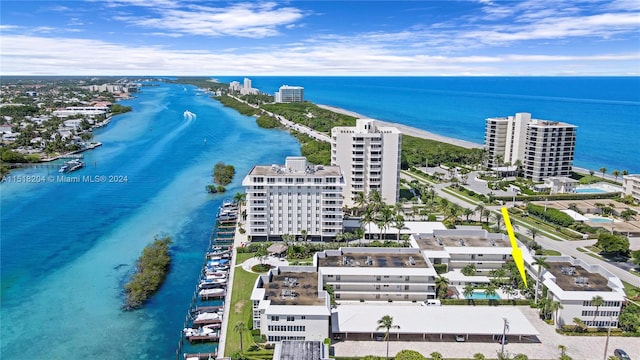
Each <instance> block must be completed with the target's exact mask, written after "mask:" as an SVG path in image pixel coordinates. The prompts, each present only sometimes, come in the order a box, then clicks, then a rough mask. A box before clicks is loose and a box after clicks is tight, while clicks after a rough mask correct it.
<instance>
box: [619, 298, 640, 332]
mask: <svg viewBox="0 0 640 360" xmlns="http://www.w3.org/2000/svg"><path fill="white" fill-rule="evenodd" d="M618 323H619V324H620V328H622V329H623V330H625V331H640V306H638V305H635V304H633V303H631V302H629V303H628V304H627V305H625V306H624V307H623V308H622V311H621V312H620V316H619V317H618Z"/></svg>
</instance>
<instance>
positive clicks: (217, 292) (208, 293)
mask: <svg viewBox="0 0 640 360" xmlns="http://www.w3.org/2000/svg"><path fill="white" fill-rule="evenodd" d="M224 292H225V289H202V290H200V292H198V295H200V296H219V295H223V294H224Z"/></svg>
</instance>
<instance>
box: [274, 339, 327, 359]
mask: <svg viewBox="0 0 640 360" xmlns="http://www.w3.org/2000/svg"><path fill="white" fill-rule="evenodd" d="M276 347H278V350H279V351H277V352H279V353H278V354H276V353H274V355H273V358H274V360H300V359H305V360H321V359H322V358H324V356H323V355H324V354H323V352H324V351H323V350H324V349H323V348H324V346H323V344H322V342H320V341H295V340H283V341H282V342H280V343H278V344H276ZM327 357H328V356H327Z"/></svg>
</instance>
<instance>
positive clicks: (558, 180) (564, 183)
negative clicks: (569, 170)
mask: <svg viewBox="0 0 640 360" xmlns="http://www.w3.org/2000/svg"><path fill="white" fill-rule="evenodd" d="M544 183H545V185H547V186H548V187H549V190H550V193H551V194H571V193H575V192H576V185H578V180H575V179H572V178H568V177H566V176H560V177H555V176H553V177H548V178H546V179H544Z"/></svg>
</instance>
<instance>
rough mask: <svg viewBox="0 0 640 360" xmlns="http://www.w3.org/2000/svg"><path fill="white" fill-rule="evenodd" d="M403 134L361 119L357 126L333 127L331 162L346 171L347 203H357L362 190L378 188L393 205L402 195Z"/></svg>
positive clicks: (372, 121) (345, 194)
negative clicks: (400, 181) (400, 184)
mask: <svg viewBox="0 0 640 360" xmlns="http://www.w3.org/2000/svg"><path fill="white" fill-rule="evenodd" d="M401 145H402V134H401V133H400V131H399V130H398V129H397V128H395V127H387V126H377V125H376V123H375V121H374V120H372V119H358V120H357V121H356V126H354V127H351V126H340V127H334V128H333V129H331V164H332V165H338V166H340V169H341V170H342V173H343V174H344V179H345V187H344V203H345V205H348V206H353V205H354V204H355V198H356V196H357V194H358V193H359V192H363V193H364V194H366V195H369V194H370V193H371V191H372V190H377V191H378V192H379V193H380V195H381V196H382V200H383V201H384V202H385V203H386V204H389V205H392V204H395V203H396V202H397V201H398V198H399V187H398V182H399V180H400V147H401Z"/></svg>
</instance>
